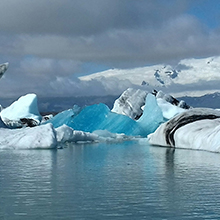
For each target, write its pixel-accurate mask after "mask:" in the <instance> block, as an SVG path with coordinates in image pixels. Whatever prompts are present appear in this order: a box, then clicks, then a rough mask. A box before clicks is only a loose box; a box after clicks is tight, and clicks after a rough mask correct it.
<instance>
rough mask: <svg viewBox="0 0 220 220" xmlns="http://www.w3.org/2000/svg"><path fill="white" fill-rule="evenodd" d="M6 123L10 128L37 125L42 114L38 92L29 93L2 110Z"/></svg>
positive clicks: (2, 117) (0, 114)
mask: <svg viewBox="0 0 220 220" xmlns="http://www.w3.org/2000/svg"><path fill="white" fill-rule="evenodd" d="M0 116H1V119H2V121H3V122H4V124H5V125H6V126H7V127H9V128H20V127H23V126H25V125H28V126H36V125H38V124H39V123H40V121H41V119H42V116H41V115H40V113H39V110H38V105H37V96H36V94H27V95H25V96H22V97H20V98H19V99H18V100H17V101H15V102H13V103H12V104H11V105H10V106H9V107H7V108H5V109H3V110H2V111H1V112H0Z"/></svg>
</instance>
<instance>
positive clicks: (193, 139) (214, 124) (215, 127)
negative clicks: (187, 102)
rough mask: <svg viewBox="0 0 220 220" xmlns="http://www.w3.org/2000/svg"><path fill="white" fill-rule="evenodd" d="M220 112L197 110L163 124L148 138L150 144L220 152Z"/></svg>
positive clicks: (189, 111)
mask: <svg viewBox="0 0 220 220" xmlns="http://www.w3.org/2000/svg"><path fill="white" fill-rule="evenodd" d="M219 138H220V111H218V110H214V109H206V108H195V109H191V110H188V111H185V112H183V113H181V114H179V115H177V116H176V117H174V118H172V119H171V120H169V121H168V122H166V123H164V124H162V125H161V126H160V127H159V128H158V129H157V130H156V131H155V132H154V133H152V134H150V135H149V136H148V139H149V142H150V144H154V145H161V146H171V147H176V148H187V149H200V150H208V151H213V152H220V142H219Z"/></svg>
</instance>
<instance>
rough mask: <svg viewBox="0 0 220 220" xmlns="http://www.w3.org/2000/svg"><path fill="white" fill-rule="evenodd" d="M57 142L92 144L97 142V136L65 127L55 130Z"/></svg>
mask: <svg viewBox="0 0 220 220" xmlns="http://www.w3.org/2000/svg"><path fill="white" fill-rule="evenodd" d="M56 135H57V141H58V142H59V143H60V142H61V143H65V142H94V141H98V140H99V136H98V135H96V134H92V133H89V132H83V131H76V130H74V129H72V128H70V127H69V126H67V125H65V124H64V125H62V126H60V127H58V128H56Z"/></svg>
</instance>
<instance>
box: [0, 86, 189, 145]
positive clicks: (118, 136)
mask: <svg viewBox="0 0 220 220" xmlns="http://www.w3.org/2000/svg"><path fill="white" fill-rule="evenodd" d="M155 95H156V96H155ZM173 102H175V103H173ZM171 103H173V104H174V105H172V104H171ZM178 103H179V102H178V100H176V99H174V98H173V97H171V96H168V95H165V94H163V93H162V92H157V93H156V94H154V95H153V94H151V93H148V92H146V91H141V90H135V89H128V90H126V91H125V92H124V93H123V94H122V95H121V96H120V97H119V99H117V100H116V101H115V104H114V107H113V109H112V110H110V109H109V107H108V106H106V105H105V104H102V103H100V104H96V105H91V106H87V107H84V108H80V107H78V106H76V105H74V107H73V108H72V109H68V110H65V111H63V112H60V113H59V114H57V115H55V116H54V117H53V116H52V115H49V116H46V117H42V116H41V115H40V113H39V110H38V106H37V96H36V95H35V94H27V95H26V96H22V97H21V98H19V99H18V100H17V101H15V102H14V103H12V104H11V105H10V106H9V107H7V108H5V109H3V110H2V111H1V112H0V115H1V120H2V121H3V122H4V123H2V122H1V120H0V130H1V133H0V134H1V136H2V137H1V139H0V145H1V147H0V148H7V146H8V148H13V146H14V148H40V146H41V147H42V148H51V147H55V146H57V145H59V144H60V143H65V142H82V141H83V142H94V141H95V142H96V141H124V140H130V139H132V138H135V137H147V135H149V134H151V133H153V132H155V130H156V129H157V128H158V127H159V126H160V125H161V124H162V125H161V126H160V127H162V128H163V126H164V125H166V123H164V122H166V121H167V120H169V119H171V120H172V119H173V118H176V115H181V113H182V112H183V113H185V112H188V110H186V109H183V108H180V107H179V106H178ZM5 124H6V125H7V126H8V127H10V128H17V127H22V128H20V129H5V128H3V127H5ZM33 125H39V126H37V127H34V128H26V126H33ZM156 132H157V131H156ZM149 137H150V136H149ZM8 138H9V139H11V140H8ZM153 138H155V139H157V140H156V141H157V143H160V144H161V143H166V142H165V141H166V140H165V141H164V139H163V138H164V136H163V135H161V134H160V135H158V137H156V136H154V135H152V139H151V140H153Z"/></svg>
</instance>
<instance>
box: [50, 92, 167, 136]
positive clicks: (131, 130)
mask: <svg viewBox="0 0 220 220" xmlns="http://www.w3.org/2000/svg"><path fill="white" fill-rule="evenodd" d="M162 122H164V118H163V114H162V112H161V109H160V108H159V106H158V105H157V101H156V98H155V96H154V95H152V94H150V93H149V94H148V95H147V97H146V101H145V107H144V111H143V115H142V116H141V118H140V119H138V120H136V121H135V120H133V119H131V118H130V117H128V116H126V115H121V114H117V113H115V112H112V111H111V110H110V109H109V108H108V106H106V105H105V104H102V103H101V104H96V105H91V106H88V107H85V108H83V109H82V110H81V111H78V112H76V111H75V110H72V109H69V110H66V111H63V112H61V113H59V114H58V115H56V116H54V117H53V118H52V119H51V120H48V121H47V122H46V123H52V124H53V126H54V127H55V128H58V127H59V126H62V125H63V124H65V125H67V126H69V127H71V128H73V129H74V130H80V131H84V132H94V131H95V130H107V131H109V132H111V133H119V134H125V135H128V136H142V137H146V136H147V135H148V134H149V133H152V132H154V131H155V130H156V128H157V127H158V126H159V125H160V124H161V123H162Z"/></svg>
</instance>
